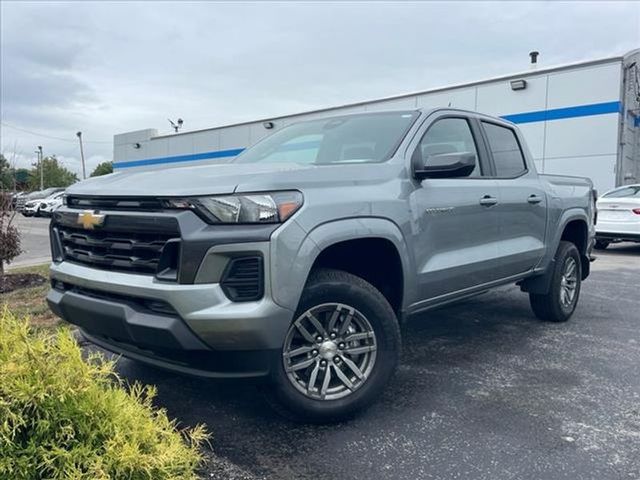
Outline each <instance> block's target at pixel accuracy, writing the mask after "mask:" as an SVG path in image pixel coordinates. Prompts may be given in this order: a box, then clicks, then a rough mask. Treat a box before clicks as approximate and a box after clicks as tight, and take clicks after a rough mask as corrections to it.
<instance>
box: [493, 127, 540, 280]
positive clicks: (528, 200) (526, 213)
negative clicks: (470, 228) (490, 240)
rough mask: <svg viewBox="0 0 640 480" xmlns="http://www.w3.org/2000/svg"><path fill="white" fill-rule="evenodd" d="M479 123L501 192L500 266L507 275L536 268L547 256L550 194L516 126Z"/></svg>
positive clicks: (499, 207) (498, 213)
mask: <svg viewBox="0 0 640 480" xmlns="http://www.w3.org/2000/svg"><path fill="white" fill-rule="evenodd" d="M480 124H481V125H482V130H483V131H484V138H485V140H486V143H487V147H488V151H489V153H490V155H491V159H492V169H493V176H494V178H495V180H496V182H497V185H498V189H499V191H500V204H499V205H498V206H497V208H496V214H497V215H498V217H499V220H498V224H499V236H500V240H499V246H498V252H499V263H500V267H499V268H500V275H501V277H503V278H507V277H511V276H515V275H518V274H520V273H524V272H527V271H529V270H531V269H533V268H534V267H535V266H536V265H537V264H538V262H539V261H540V259H541V258H542V256H543V255H544V252H545V234H546V225H547V196H546V193H545V190H544V189H543V187H542V183H541V182H540V179H539V178H538V175H537V173H536V172H535V168H534V167H533V166H532V165H531V164H532V161H531V159H528V160H527V158H526V157H527V155H525V148H524V147H523V146H524V140H523V139H522V138H521V136H520V135H519V134H518V132H517V131H516V129H515V128H512V127H511V126H510V125H508V124H502V123H498V122H495V123H494V122H491V121H487V120H482V121H481V122H480Z"/></svg>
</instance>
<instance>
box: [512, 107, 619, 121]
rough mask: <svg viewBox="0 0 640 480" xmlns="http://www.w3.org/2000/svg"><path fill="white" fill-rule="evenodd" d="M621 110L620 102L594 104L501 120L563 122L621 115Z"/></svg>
mask: <svg viewBox="0 0 640 480" xmlns="http://www.w3.org/2000/svg"><path fill="white" fill-rule="evenodd" d="M620 108H621V103H620V102H605V103H593V104H591V105H579V106H577V107H566V108H554V109H552V110H540V111H537V112H526V113H516V114H513V115H503V116H502V117H501V118H504V119H505V120H508V121H510V122H513V123H533V122H545V121H550V120H562V119H564V118H578V117H590V116H593V115H605V114H607V113H620Z"/></svg>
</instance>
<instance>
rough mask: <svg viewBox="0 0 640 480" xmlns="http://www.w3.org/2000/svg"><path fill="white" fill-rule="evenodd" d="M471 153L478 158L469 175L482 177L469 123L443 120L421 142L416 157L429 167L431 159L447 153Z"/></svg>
mask: <svg viewBox="0 0 640 480" xmlns="http://www.w3.org/2000/svg"><path fill="white" fill-rule="evenodd" d="M456 152H469V153H473V154H475V156H476V168H475V169H474V170H473V172H471V174H470V175H469V176H470V177H479V176H481V175H482V171H481V169H480V163H479V162H480V160H479V158H478V150H477V149H476V142H475V141H474V140H473V134H472V133H471V127H470V126H469V122H468V121H467V120H466V119H464V118H443V119H442V120H437V121H436V122H435V123H434V124H433V125H431V126H430V127H429V130H427V131H426V132H425V134H424V136H423V137H422V140H420V143H419V144H418V147H417V149H416V152H415V153H414V157H417V158H418V159H420V161H422V162H424V164H425V165H429V158H430V157H433V156H436V155H442V154H445V153H456Z"/></svg>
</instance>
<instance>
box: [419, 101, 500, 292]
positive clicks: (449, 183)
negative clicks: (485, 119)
mask: <svg viewBox="0 0 640 480" xmlns="http://www.w3.org/2000/svg"><path fill="white" fill-rule="evenodd" d="M479 135H480V133H479V127H478V126H477V125H476V124H475V123H474V121H473V120H472V119H471V118H469V117H467V116H465V115H462V114H440V115H439V116H438V117H436V118H435V120H433V121H431V122H429V125H428V126H427V128H426V131H425V132H424V133H423V134H422V135H421V136H420V137H418V138H420V140H419V142H418V143H417V145H416V146H414V147H413V149H412V150H411V153H412V158H414V159H415V157H416V151H417V152H418V155H417V156H418V157H420V158H421V161H423V162H424V163H425V164H428V161H429V158H430V157H432V156H437V155H439V154H446V153H453V152H469V153H474V154H475V155H476V162H477V163H476V168H475V170H474V171H473V172H472V173H471V175H470V176H468V177H463V178H428V179H425V180H422V181H416V183H417V184H418V185H417V188H416V189H415V190H414V191H413V192H412V193H411V196H410V199H409V200H410V205H411V210H412V217H413V225H412V231H413V242H412V243H413V247H414V256H415V259H416V265H417V270H418V271H417V281H418V293H419V295H420V299H421V300H422V301H423V302H428V300H432V299H434V298H435V297H440V296H443V295H446V294H450V293H454V292H458V291H461V290H465V289H468V288H471V287H474V286H477V285H481V284H484V283H488V282H491V281H492V280H496V279H497V278H498V277H499V271H498V270H497V268H496V267H497V265H496V263H495V259H496V257H497V256H498V250H497V243H496V242H497V241H498V216H497V213H496V208H497V205H498V204H499V194H498V186H497V182H496V181H495V180H493V179H491V178H490V171H489V169H488V163H486V154H485V153H484V151H483V150H482V147H483V143H482V142H481V139H480V138H479ZM414 167H415V166H414ZM421 303H422V302H421Z"/></svg>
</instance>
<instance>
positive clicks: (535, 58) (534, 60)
mask: <svg viewBox="0 0 640 480" xmlns="http://www.w3.org/2000/svg"><path fill="white" fill-rule="evenodd" d="M539 55H540V52H538V51H536V50H534V51H533V52H529V57H530V58H531V68H536V67H537V66H538V56H539Z"/></svg>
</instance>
